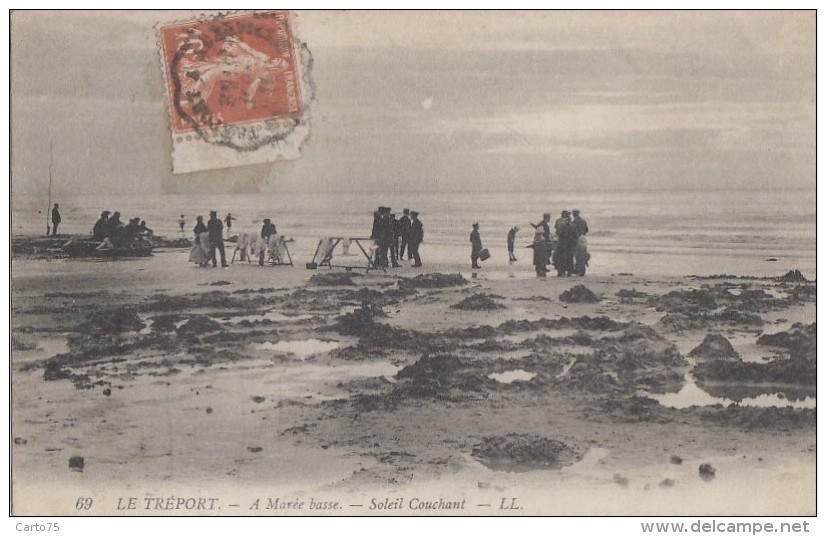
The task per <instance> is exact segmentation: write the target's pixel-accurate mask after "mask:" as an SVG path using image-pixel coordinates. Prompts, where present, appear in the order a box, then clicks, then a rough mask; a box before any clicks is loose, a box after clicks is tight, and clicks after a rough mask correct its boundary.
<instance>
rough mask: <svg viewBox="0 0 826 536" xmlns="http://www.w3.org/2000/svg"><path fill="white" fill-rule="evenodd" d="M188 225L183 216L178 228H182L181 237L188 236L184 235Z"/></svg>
mask: <svg viewBox="0 0 826 536" xmlns="http://www.w3.org/2000/svg"><path fill="white" fill-rule="evenodd" d="M185 225H186V220H185V219H184V215H183V214H181V218H180V219H179V220H178V227H180V228H181V236H186V235H185V234H184V226H185Z"/></svg>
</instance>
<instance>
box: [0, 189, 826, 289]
mask: <svg viewBox="0 0 826 536" xmlns="http://www.w3.org/2000/svg"><path fill="white" fill-rule="evenodd" d="M53 202H58V203H60V207H61V213H62V215H63V223H62V224H61V227H60V231H61V233H73V234H75V233H77V234H83V233H89V232H90V231H91V228H92V225H93V224H94V222H95V220H96V219H97V216H98V215H99V213H100V211H101V210H104V209H107V210H110V211H114V210H119V211H120V212H121V213H122V214H123V215H124V216H125V217H127V218H128V217H133V216H140V217H141V218H143V219H145V220H146V221H147V224H148V225H149V227H151V228H152V229H154V230H155V232H156V234H159V235H162V236H167V237H172V236H180V232H179V230H178V225H177V221H178V218H179V216H180V214H184V215H185V216H186V222H187V223H186V234H187V236H189V235H190V234H191V231H192V228H193V227H194V225H195V216H196V215H198V214H202V215H204V216H205V217H208V213H209V210H211V209H214V210H217V211H218V213H219V216H220V217H221V218H223V217H224V216H226V213H227V212H231V213H232V214H233V215H234V216H236V217H237V218H239V219H238V221H237V222H235V223H234V225H233V232H257V231H258V230H259V229H260V226H261V221H262V220H263V218H265V217H269V218H271V219H273V221H274V222H275V223H276V225H277V226H278V230H279V232H282V233H284V234H286V235H287V236H290V237H293V238H295V240H296V242H295V243H294V244H293V246H292V247H291V251H292V253H293V257H294V260H295V261H296V263H303V262H306V261H308V260H310V258H311V257H312V255H313V252H314V251H315V246H316V244H317V243H318V239H319V238H320V237H322V236H353V237H355V236H368V235H369V234H370V228H371V225H372V212H373V210H374V209H375V207H376V206H378V205H387V206H392V207H393V208H394V210H395V212H396V213H397V215H401V209H402V208H404V207H409V208H411V209H413V210H418V211H419V212H420V213H421V219H422V221H423V223H424V226H425V243H424V245H423V246H422V248H421V254H422V257H423V259H424V261H425V262H428V263H429V265H430V266H432V267H439V268H444V269H451V268H452V267H454V266H455V267H464V266H465V264H469V255H470V245H469V242H468V235H469V234H470V230H471V224H472V223H473V222H474V221H478V222H479V223H480V226H481V229H480V232H481V236H482V240H483V242H484V245H485V246H486V247H488V248H489V249H490V250H491V253H492V254H493V257H492V258H491V259H490V260H489V261H487V262H486V263H485V267H487V268H497V269H505V271H507V267H508V262H507V252H506V248H505V239H506V236H507V232H508V230H509V229H510V228H511V226H513V225H517V226H519V227H520V229H521V231H520V233H519V235H518V236H517V252H516V254H517V257H519V258H520V262H519V263H517V264H516V265H514V266H512V267H511V269H512V270H515V271H518V272H522V271H527V272H530V271H531V267H530V258H531V250H530V249H525V246H527V245H528V244H530V241H531V239H532V237H533V229H532V228H531V226H530V222H534V223H536V222H537V221H539V220H540V219H541V215H542V213H543V212H545V211H550V212H551V213H552V215H553V217H552V219H553V220H555V219H556V218H557V217H558V215H559V212H560V211H561V210H562V209H572V208H578V209H580V210H581V211H582V215H583V217H584V218H585V219H586V220H587V221H588V225H589V227H590V229H591V232H590V234H589V235H588V238H589V247H590V250H591V252H592V256H593V257H592V261H591V266H590V267H589V268H590V273H594V274H611V273H617V272H632V273H635V274H673V275H688V274H705V275H708V274H719V273H731V274H738V275H777V274H779V273H785V271H787V270H789V269H793V268H797V269H800V270H801V271H803V273H804V274H805V275H807V276H809V277H814V276H815V268H816V256H815V253H816V237H815V230H816V206H815V192H814V191H813V190H808V191H801V190H793V191H782V190H777V191H676V192H675V191H668V192H666V191H653V192H652V191H645V192H588V193H585V192H581V193H578V192H561V193H559V194H557V195H552V196H549V195H547V194H538V193H534V192H512V193H440V194H432V193H427V194H421V193H419V194H388V195H381V194H374V193H363V194H341V193H336V194H284V195H279V194H259V195H239V194H232V195H208V196H190V195H158V196H135V195H112V196H105V195H95V196H75V197H65V196H64V197H60V198H55V199H54V200H53ZM12 205H13V209H12V218H13V220H12V233H13V234H39V233H43V232H44V231H45V219H46V218H45V216H44V212H43V211H44V210H45V205H46V200H44V199H40V198H36V197H27V196H15V197H14V198H13V199H12ZM770 258H774V259H777V261H767V259H770Z"/></svg>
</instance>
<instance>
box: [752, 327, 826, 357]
mask: <svg viewBox="0 0 826 536" xmlns="http://www.w3.org/2000/svg"><path fill="white" fill-rule="evenodd" d="M757 344H759V345H761V346H777V347H780V348H785V349H786V350H788V351H789V355H791V356H792V357H799V358H804V359H810V360H814V359H815V358H816V357H817V323H816V322H812V323H811V324H809V325H808V326H807V325H805V324H801V323H799V322H797V323H795V324H793V325H792V327H791V328H789V329H788V330H786V331H781V332H780V333H772V334H768V335H767V334H764V335H761V336H760V338H758V339H757Z"/></svg>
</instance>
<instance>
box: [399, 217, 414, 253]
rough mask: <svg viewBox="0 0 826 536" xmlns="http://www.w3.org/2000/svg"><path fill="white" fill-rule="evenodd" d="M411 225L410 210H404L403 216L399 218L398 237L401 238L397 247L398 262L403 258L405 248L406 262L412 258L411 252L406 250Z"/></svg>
mask: <svg viewBox="0 0 826 536" xmlns="http://www.w3.org/2000/svg"><path fill="white" fill-rule="evenodd" d="M411 228H412V224H411V223H410V209H409V208H406V209H404V214H402V217H401V218H399V235H400V238H401V245H400V246H399V260H402V259H403V258H404V250H405V248H407V260H410V259H412V258H413V252H412V251H410V249H409V248H408V244H409V243H410V231H411Z"/></svg>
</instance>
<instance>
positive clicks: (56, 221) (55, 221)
mask: <svg viewBox="0 0 826 536" xmlns="http://www.w3.org/2000/svg"><path fill="white" fill-rule="evenodd" d="M58 225H60V211H59V210H57V203H55V204H54V208H53V209H52V236H55V235H57V226H58Z"/></svg>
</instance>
